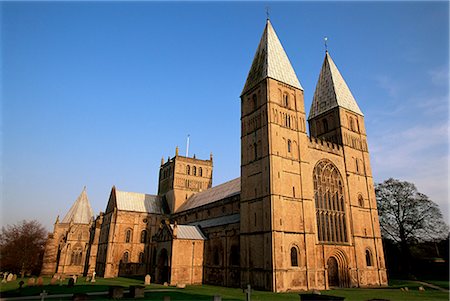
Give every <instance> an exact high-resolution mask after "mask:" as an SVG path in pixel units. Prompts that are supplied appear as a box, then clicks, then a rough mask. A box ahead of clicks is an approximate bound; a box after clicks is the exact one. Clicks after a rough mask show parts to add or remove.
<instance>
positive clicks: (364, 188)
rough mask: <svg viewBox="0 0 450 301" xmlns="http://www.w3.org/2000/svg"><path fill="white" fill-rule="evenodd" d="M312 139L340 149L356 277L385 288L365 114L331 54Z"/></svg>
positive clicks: (317, 97) (315, 104)
mask: <svg viewBox="0 0 450 301" xmlns="http://www.w3.org/2000/svg"><path fill="white" fill-rule="evenodd" d="M308 123H309V128H310V132H311V137H314V138H318V139H320V140H324V141H329V142H332V143H336V144H337V145H339V146H341V147H342V160H341V161H343V169H342V170H341V173H342V174H343V176H344V177H345V179H344V182H346V187H345V190H344V194H345V195H346V202H347V204H348V206H347V209H348V210H347V211H348V212H347V215H348V225H349V229H348V233H349V235H350V237H349V241H348V243H349V244H350V245H352V246H353V249H351V251H350V252H349V253H350V254H351V255H350V256H352V257H354V259H352V261H354V262H353V264H352V265H353V270H352V271H351V273H352V275H351V277H352V278H357V281H356V282H357V283H352V284H350V285H358V286H363V285H367V284H368V283H369V282H374V283H378V284H386V282H387V278H386V269H385V263H384V253H383V247H382V240H381V233H380V226H379V221H378V210H377V204H376V198H375V190H374V185H373V178H372V170H371V167H370V158H369V151H368V146H367V135H366V129H365V124H364V115H363V113H362V111H361V110H360V108H359V106H358V104H357V102H356V100H355V98H354V96H353V94H352V93H351V91H350V89H349V88H348V86H347V84H346V82H345V80H344V78H343V77H342V75H341V73H340V72H339V70H338V68H337V67H336V64H335V63H334V61H333V59H332V58H331V56H330V54H329V53H328V52H326V53H325V58H324V61H323V64H322V69H321V71H320V75H319V79H318V82H317V86H316V90H315V93H314V97H313V101H312V104H311V110H310V114H309V117H308Z"/></svg>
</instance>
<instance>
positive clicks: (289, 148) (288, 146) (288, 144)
mask: <svg viewBox="0 0 450 301" xmlns="http://www.w3.org/2000/svg"><path fill="white" fill-rule="evenodd" d="M287 151H288V153H290V152H291V140H288V141H287Z"/></svg>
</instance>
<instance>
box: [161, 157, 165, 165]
mask: <svg viewBox="0 0 450 301" xmlns="http://www.w3.org/2000/svg"><path fill="white" fill-rule="evenodd" d="M162 165H164V157H161V166H162Z"/></svg>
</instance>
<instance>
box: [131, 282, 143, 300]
mask: <svg viewBox="0 0 450 301" xmlns="http://www.w3.org/2000/svg"><path fill="white" fill-rule="evenodd" d="M144 290H145V286H142V285H130V296H131V298H144Z"/></svg>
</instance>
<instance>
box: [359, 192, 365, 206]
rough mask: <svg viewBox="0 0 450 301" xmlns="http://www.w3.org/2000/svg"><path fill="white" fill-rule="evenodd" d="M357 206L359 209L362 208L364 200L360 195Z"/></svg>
mask: <svg viewBox="0 0 450 301" xmlns="http://www.w3.org/2000/svg"><path fill="white" fill-rule="evenodd" d="M358 205H359V207H364V199H363V196H362V195H361V194H359V195H358Z"/></svg>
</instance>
